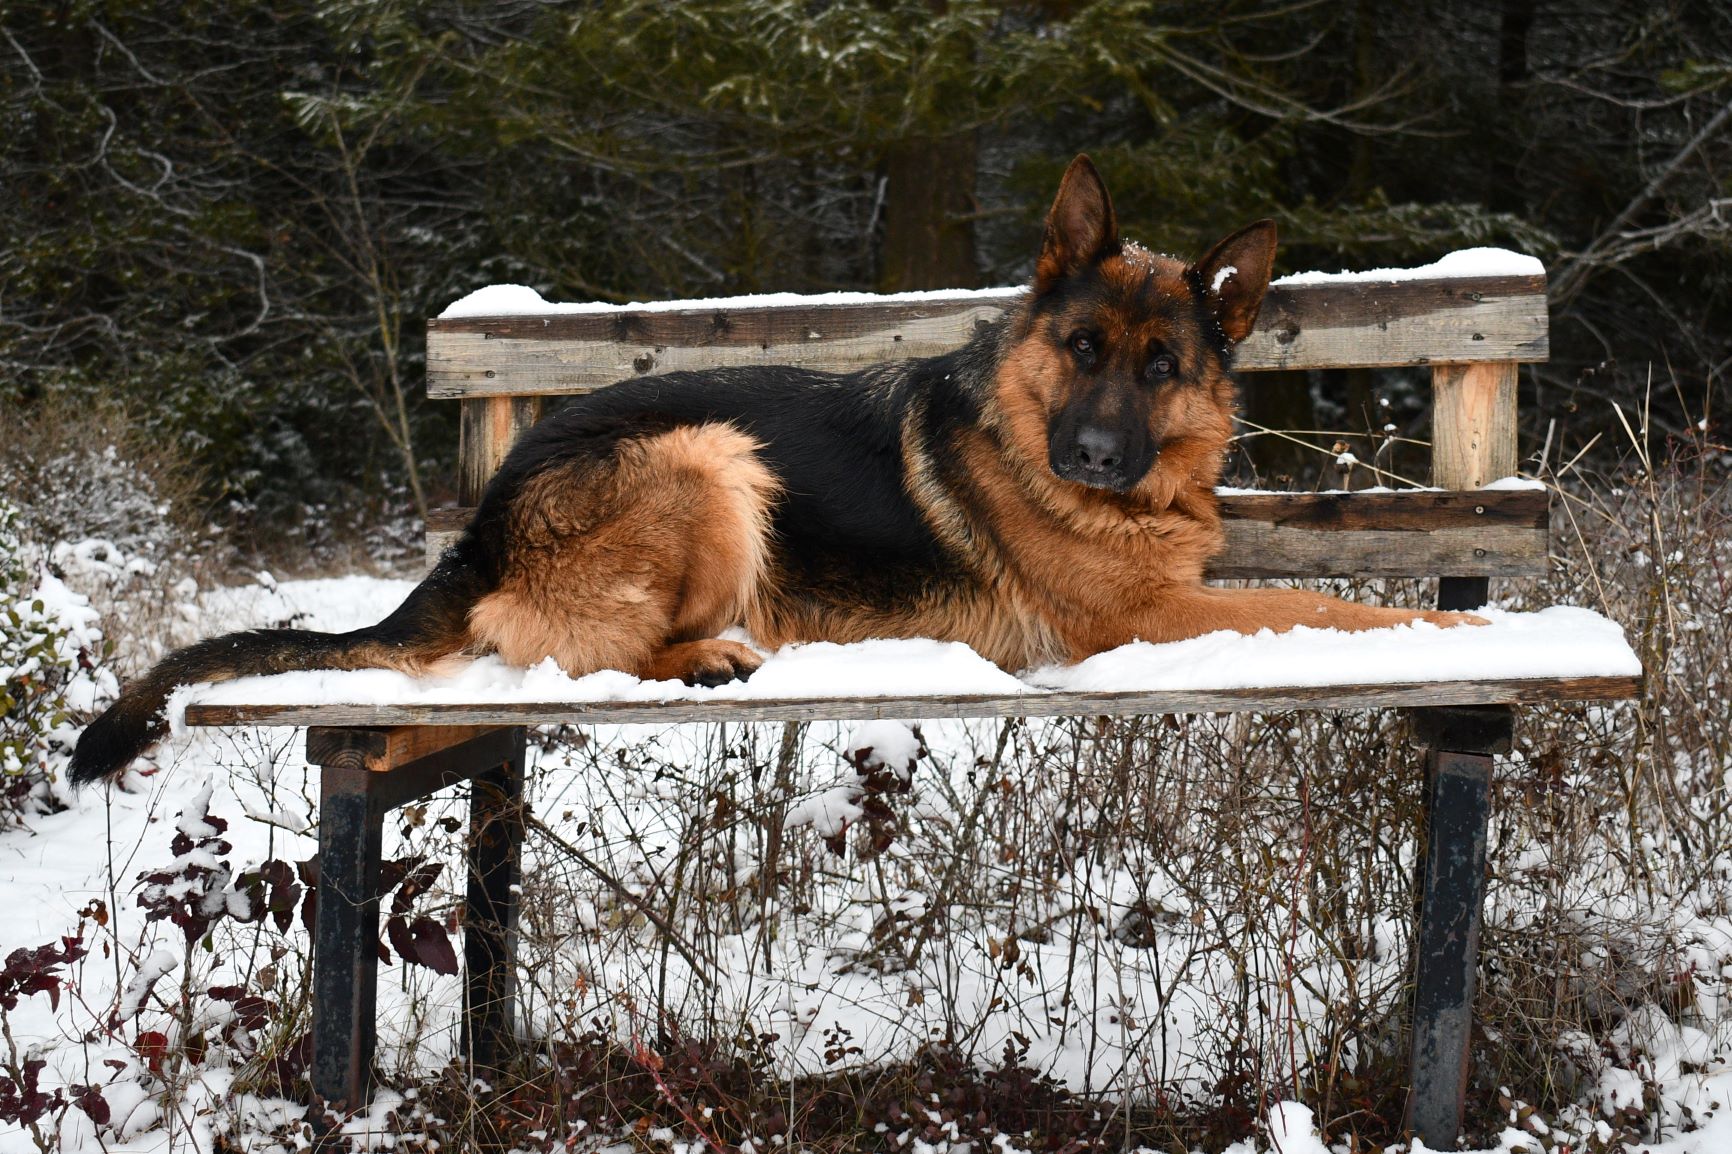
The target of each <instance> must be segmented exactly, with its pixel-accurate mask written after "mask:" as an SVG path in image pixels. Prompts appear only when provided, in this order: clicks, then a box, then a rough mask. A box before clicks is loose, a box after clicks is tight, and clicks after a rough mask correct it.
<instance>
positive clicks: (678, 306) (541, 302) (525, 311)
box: [439, 284, 1028, 320]
mask: <svg viewBox="0 0 1732 1154" xmlns="http://www.w3.org/2000/svg"><path fill="white" fill-rule="evenodd" d="M1027 291H1028V289H1027V288H1025V287H1023V286H1020V285H1017V286H1012V287H1007V288H988V289H932V290H928V291H923V292H907V293H862V292H829V293H810V294H807V293H752V294H749V295H746V296H735V297H700V298H698V299H695V300H678V301H633V302H632V303H630V304H623V305H616V304H606V303H602V302H597V301H583V302H576V303H561V302H555V301H550V300H547V299H545V298H544V297H543V296H542V295H541V294H540V293H539V292H537V291H536V290H535V289H532V288H530V287H529V286H528V285H521V284H494V285H487V286H486V287H485V288H478V289H476V290H475V291H474V292H472V293H470V294H469V295H468V296H466V297H462V298H460V299H459V300H456V301H453V302H452V303H451V304H449V305H447V306H445V311H444V312H442V313H440V314H439V316H440V319H442V320H454V319H457V318H459V317H501V316H568V315H572V314H585V313H665V312H678V311H681V310H684V309H699V310H708V309H728V310H732V309H763V308H786V307H789V306H797V305H870V304H929V303H938V302H948V301H970V300H979V301H982V303H985V304H989V305H1001V304H1003V303H1005V301H1004V298H1005V297H1006V295H1013V296H1015V295H1021V294H1023V293H1026V292H1027Z"/></svg>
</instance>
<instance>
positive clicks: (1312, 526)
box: [427, 489, 1549, 579]
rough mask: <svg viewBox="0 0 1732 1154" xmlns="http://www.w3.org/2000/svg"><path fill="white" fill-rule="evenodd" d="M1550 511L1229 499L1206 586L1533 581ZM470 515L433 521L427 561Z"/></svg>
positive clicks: (1512, 503) (1426, 496) (1494, 493)
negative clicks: (1277, 580)
mask: <svg viewBox="0 0 1732 1154" xmlns="http://www.w3.org/2000/svg"><path fill="white" fill-rule="evenodd" d="M1546 509H1547V494H1546V493H1545V492H1544V491H1542V490H1537V489H1490V490H1483V491H1477V492H1453V493H1437V492H1426V491H1417V490H1416V491H1408V492H1397V493H1232V494H1225V495H1223V496H1222V497H1221V511H1222V513H1223V514H1224V515H1225V517H1226V523H1225V529H1226V535H1227V548H1226V550H1225V552H1223V553H1222V555H1221V556H1220V557H1218V558H1216V559H1215V561H1214V562H1213V564H1211V565H1210V567H1209V576H1211V577H1214V578H1219V579H1255V578H1263V577H1425V576H1436V575H1437V574H1440V573H1449V574H1453V575H1460V576H1478V577H1524V576H1536V575H1539V574H1542V573H1544V572H1545V571H1546V551H1547V547H1548V544H1549V538H1548V530H1547V527H1546ZM471 512H472V511H471V510H469V509H435V510H433V511H432V512H431V513H429V514H428V518H427V556H428V559H429V561H431V560H432V559H434V558H437V557H438V555H439V552H440V551H441V550H443V549H444V548H445V546H446V545H448V544H450V543H451V541H452V539H453V538H455V537H456V535H457V533H459V532H460V531H461V530H462V528H463V526H464V525H466V524H467V523H468V521H469V517H470V514H471Z"/></svg>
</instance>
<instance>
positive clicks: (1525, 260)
mask: <svg viewBox="0 0 1732 1154" xmlns="http://www.w3.org/2000/svg"><path fill="white" fill-rule="evenodd" d="M1545 274H1546V266H1545V265H1544V264H1542V263H1541V262H1540V259H1539V258H1538V257H1534V256H1528V255H1527V254H1526V253H1520V252H1511V251H1510V250H1509V249H1507V248H1463V249H1457V250H1456V251H1455V252H1452V253H1447V254H1445V255H1444V256H1441V257H1439V258H1438V259H1437V260H1434V261H1432V262H1431V263H1430V264H1422V265H1420V266H1419V267H1417V268H1369V269H1364V270H1362V271H1359V272H1296V273H1292V274H1290V275H1288V276H1284V277H1278V278H1277V279H1275V280H1273V281H1270V282H1269V283H1270V284H1272V285H1310V284H1347V283H1351V282H1355V281H1374V282H1384V281H1401V280H1432V279H1435V278H1438V277H1469V276H1544V275H1545Z"/></svg>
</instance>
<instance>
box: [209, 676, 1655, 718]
mask: <svg viewBox="0 0 1732 1154" xmlns="http://www.w3.org/2000/svg"><path fill="white" fill-rule="evenodd" d="M1641 687H1642V679H1641V677H1639V676H1619V677H1529V678H1509V679H1505V680H1493V681H1439V682H1395V683H1386V684H1376V685H1327V686H1314V687H1301V688H1286V689H1263V688H1256V689H1213V690H1182V691H1163V692H1140V691H1133V692H1119V693H1106V692H1102V693H1090V692H1065V691H1053V692H1046V693H1027V694H1002V695H993V694H956V695H951V696H945V695H934V694H921V695H917V696H895V695H889V696H884V697H856V698H844V697H805V698H797V697H790V698H780V699H748V700H739V699H727V700H718V701H600V702H570V701H553V702H537V701H520V702H505V703H492V704H475V705H465V704H457V703H437V704H425V703H424V704H412V705H407V704H405V705H339V704H326V705H189V706H187V709H186V724H187V725H189V726H215V725H259V726H301V725H356V726H389V725H525V724H528V725H623V724H648V725H656V724H667V723H673V722H737V721H871V720H876V719H879V718H928V717H930V718H939V717H1058V716H1069V715H1082V716H1103V715H1112V716H1122V715H1128V714H1144V713H1152V714H1166V713H1247V712H1257V713H1267V712H1270V711H1272V710H1282V709H1393V708H1404V709H1405V708H1417V707H1424V706H1435V705H1520V704H1528V703H1536V702H1547V701H1618V700H1623V699H1626V698H1630V697H1634V696H1636V695H1637V694H1638V693H1640V692H1641Z"/></svg>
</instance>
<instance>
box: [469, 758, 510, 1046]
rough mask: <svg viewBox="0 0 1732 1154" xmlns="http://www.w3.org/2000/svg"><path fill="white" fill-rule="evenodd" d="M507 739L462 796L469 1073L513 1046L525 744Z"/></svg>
mask: <svg viewBox="0 0 1732 1154" xmlns="http://www.w3.org/2000/svg"><path fill="white" fill-rule="evenodd" d="M513 733H514V740H513V745H512V754H511V757H510V759H509V760H507V761H505V762H504V763H503V764H500V765H495V766H493V767H492V768H491V769H488V770H486V771H485V772H483V773H480V774H477V775H476V777H475V779H474V782H473V784H472V785H471V786H470V793H469V894H468V902H467V905H466V907H465V916H464V928H463V968H464V986H463V1038H462V1042H461V1046H462V1050H463V1052H464V1053H467V1054H468V1055H469V1057H470V1061H471V1062H472V1063H473V1065H474V1068H475V1069H477V1070H496V1069H499V1068H500V1066H501V1065H502V1063H503V1062H504V1060H505V1058H506V1056H507V1055H508V1054H509V1053H510V1052H511V1048H512V1044H513V1040H514V1025H515V1022H514V1019H515V1016H516V1015H515V1010H516V999H517V908H518V880H519V877H520V873H519V865H520V861H519V859H520V857H521V854H522V848H523V763H524V756H525V752H524V751H525V742H524V730H523V729H521V728H519V729H516V730H514V731H513Z"/></svg>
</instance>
